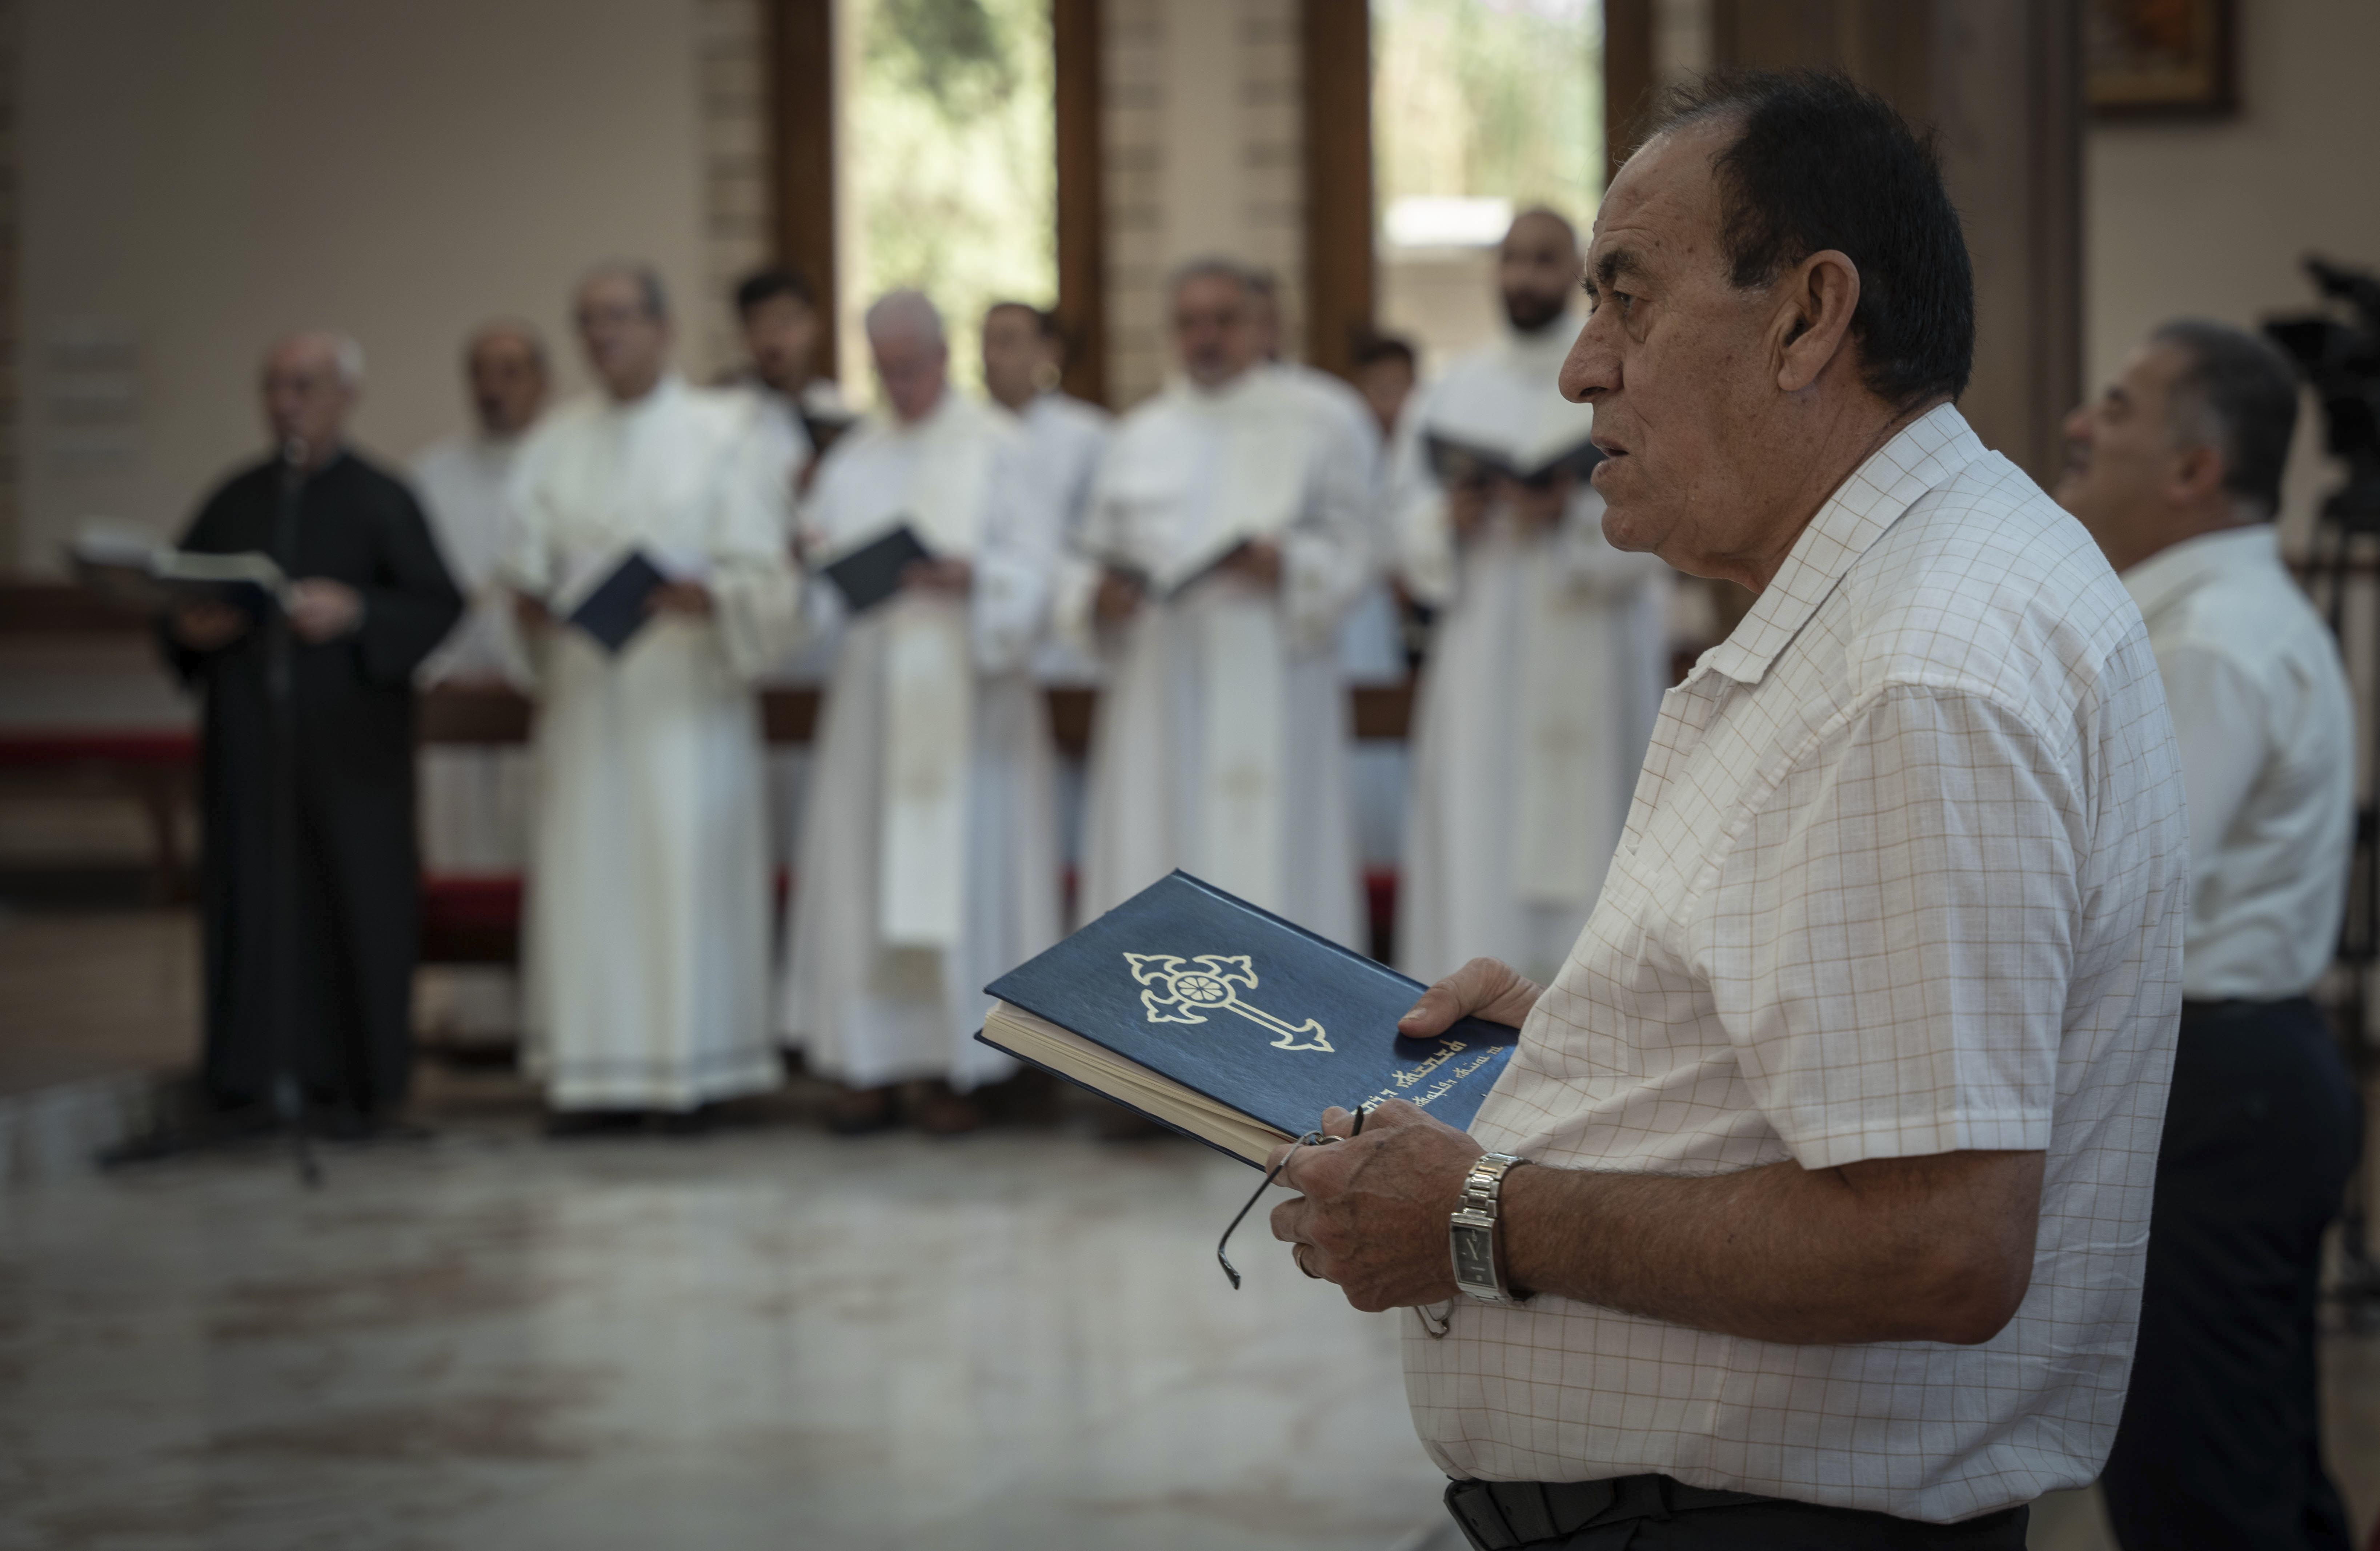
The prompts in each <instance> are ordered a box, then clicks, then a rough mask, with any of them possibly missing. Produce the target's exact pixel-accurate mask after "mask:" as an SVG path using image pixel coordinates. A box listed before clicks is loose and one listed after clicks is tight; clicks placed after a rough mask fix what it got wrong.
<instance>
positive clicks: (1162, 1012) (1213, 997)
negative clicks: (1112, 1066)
mask: <svg viewBox="0 0 2380 1551" xmlns="http://www.w3.org/2000/svg"><path fill="white" fill-rule="evenodd" d="M1123 958H1124V963H1127V964H1129V965H1130V966H1131V967H1132V977H1133V978H1134V979H1135V980H1136V981H1138V982H1139V983H1140V986H1141V993H1140V1004H1141V1006H1142V1007H1143V1008H1145V1009H1147V1012H1148V1021H1149V1022H1150V1023H1152V1024H1203V1023H1205V1022H1206V1021H1207V1014H1208V1013H1209V1012H1236V1013H1238V1014H1239V1015H1240V1016H1241V1017H1243V1018H1245V1019H1246V1020H1247V1021H1248V1022H1250V1023H1252V1024H1256V1025H1257V1027H1258V1028H1261V1029H1263V1030H1265V1031H1266V1032H1268V1033H1269V1034H1271V1035H1273V1036H1275V1038H1274V1039H1273V1042H1272V1045H1273V1048H1274V1049H1276V1050H1320V1051H1323V1052H1325V1053H1326V1054H1329V1053H1333V1052H1332V1051H1331V1046H1330V1035H1329V1034H1327V1033H1326V1032H1325V1031H1324V1029H1323V1027H1322V1025H1321V1024H1318V1023H1317V1022H1315V1020H1313V1019H1312V1018H1308V1019H1306V1020H1305V1022H1304V1023H1302V1024H1293V1023H1290V1022H1289V1021H1288V1020H1287V1019H1284V1018H1279V1017H1275V1016H1274V1015H1273V1014H1272V1013H1270V1012H1266V1011H1265V1010H1264V1009H1263V1008H1261V1007H1257V1006H1254V1005H1252V1004H1251V1003H1248V1002H1245V1001H1242V1000H1240V992H1241V991H1242V990H1250V991H1253V990H1255V989H1256V988H1257V970H1256V964H1255V962H1254V961H1253V960H1251V959H1250V958H1249V956H1248V955H1247V954H1245V953H1238V954H1224V953H1199V954H1196V955H1194V956H1191V957H1188V958H1184V957H1183V956H1182V955H1179V954H1174V953H1126V954H1125V955H1124V956H1123Z"/></svg>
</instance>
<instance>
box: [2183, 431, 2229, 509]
mask: <svg viewBox="0 0 2380 1551" xmlns="http://www.w3.org/2000/svg"><path fill="white" fill-rule="evenodd" d="M2223 474H2224V468H2223V454H2222V453H2221V452H2219V451H2218V450H2216V448H2213V447H2209V446H2207V445H2206V444H2204V442H2201V443H2200V444H2199V445H2197V446H2195V447H2184V448H2183V449H2181V451H2180V454H2178V455H2177V456H2176V457H2175V458H2174V460H2173V483H2174V491H2175V493H2176V494H2178V495H2180V497H2181V498H2182V499H2183V500H2184V501H2185V502H2188V503H2191V504H2192V505H2195V504H2196V503H2199V502H2202V501H2206V500H2210V499H2221V498H2222V492H2223Z"/></svg>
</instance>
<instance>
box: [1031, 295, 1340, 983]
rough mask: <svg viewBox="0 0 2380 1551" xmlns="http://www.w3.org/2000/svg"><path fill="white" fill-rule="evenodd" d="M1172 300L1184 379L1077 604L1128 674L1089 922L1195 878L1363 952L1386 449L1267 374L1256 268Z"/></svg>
mask: <svg viewBox="0 0 2380 1551" xmlns="http://www.w3.org/2000/svg"><path fill="white" fill-rule="evenodd" d="M1172 312H1173V327H1174V337H1175V343H1176V345H1177V348H1178V350H1179V352H1180V356H1181V361H1182V367H1183V372H1184V380H1183V381H1180V382H1176V383H1175V384H1173V385H1172V386H1171V387H1170V388H1168V389H1167V391H1166V392H1165V393H1163V394H1160V395H1159V396H1158V397H1157V398H1154V399H1152V400H1150V401H1149V402H1147V403H1146V404H1144V405H1142V406H1139V407H1138V408H1137V409H1135V410H1134V411H1133V412H1132V413H1131V414H1129V415H1127V416H1126V417H1125V418H1124V419H1123V424H1122V425H1121V426H1120V427H1119V428H1118V429H1117V431H1116V435H1115V439H1114V441H1113V442H1111V444H1110V446H1109V449H1108V454H1107V457H1106V459H1105V461H1104V462H1103V463H1102V464H1101V466H1100V470H1099V478H1098V480H1097V481H1096V483H1095V484H1094V486H1093V490H1092V495H1091V502H1090V507H1089V510H1088V511H1087V513H1086V515H1085V518H1084V523H1083V530H1082V533H1081V535H1080V538H1079V539H1078V544H1079V548H1080V550H1081V551H1082V555H1083V559H1082V561H1081V563H1078V564H1076V565H1075V566H1074V567H1072V568H1071V569H1070V573H1069V576H1068V580H1067V583H1066V586H1065V587H1064V588H1063V591H1062V600H1061V622H1062V626H1063V627H1065V628H1068V629H1070V630H1072V631H1074V632H1075V633H1077V634H1078V635H1079V636H1084V637H1087V638H1089V639H1091V640H1094V641H1095V642H1096V644H1097V649H1098V650H1099V654H1100V656H1101V657H1102V658H1103V659H1104V660H1106V662H1107V664H1108V669H1109V673H1108V681H1107V688H1106V690H1105V691H1104V692H1103V694H1102V695H1101V697H1100V700H1099V718H1098V725H1097V727H1096V729H1095V731H1094V734H1093V742H1092V748H1091V768H1090V773H1089V793H1088V799H1087V805H1086V807H1087V811H1086V815H1085V825H1084V842H1083V848H1084V854H1083V866H1082V874H1081V877H1082V884H1081V891H1080V896H1079V899H1078V901H1077V912H1076V913H1077V915H1078V917H1079V918H1081V919H1085V920H1087V919H1089V918H1090V917H1092V916H1094V915H1099V913H1101V912H1103V911H1106V910H1109V909H1111V908H1113V907H1114V906H1115V905H1117V904H1120V903H1123V901H1124V900H1126V899H1128V898H1130V897H1131V896H1132V895H1133V894H1135V893H1137V892H1138V891H1140V890H1142V889H1145V888H1147V886H1148V885H1149V884H1151V883H1154V882H1156V881H1157V880H1158V879H1159V878H1162V877H1163V876H1165V874H1166V873H1167V872H1169V871H1171V870H1172V869H1173V868H1175V867H1181V868H1184V869H1185V870H1187V871H1189V872H1191V873H1194V874H1196V875H1197V876H1198V877H1200V878H1205V879H1206V880H1207V881H1208V882H1210V883H1213V884H1215V885H1217V886H1218V887H1220V888H1222V889H1226V890H1228V891H1231V892H1233V893H1234V894H1237V895H1239V896H1240V897H1242V898H1243V899H1246V900H1249V901H1251V902H1253V903H1256V904H1258V905H1260V906H1263V907H1264V908H1266V909H1268V910H1271V911H1274V912H1276V913H1277V914H1280V915H1285V916H1287V917H1288V918H1289V919H1291V920H1293V921H1295V922H1297V923H1298V924H1299V925H1300V926H1303V927H1306V928H1308V929H1309V930H1312V931H1315V932H1318V933H1320V934H1321V935H1323V936H1325V937H1328V938H1330V939H1334V940H1336V941H1339V942H1343V943H1347V944H1349V945H1350V946H1356V945H1360V944H1361V942H1362V940H1363V939H1362V936H1361V920H1362V912H1361V909H1360V903H1359V902H1360V896H1361V879H1360V878H1359V876H1358V871H1357V861H1356V852H1355V843H1354V821H1353V818H1352V815H1351V812H1350V809H1349V802H1348V784H1347V765H1346V755H1347V730H1348V712H1347V702H1346V690H1345V682H1344V679H1343V677H1342V673H1341V671H1340V664H1339V658H1338V652H1337V632H1338V629H1339V624H1340V621H1341V619H1342V616H1343V615H1344V614H1345V612H1346V610H1347V608H1348V606H1349V604H1350V603H1351V602H1352V601H1353V600H1354V598H1355V596H1356V594H1357V593H1358V591H1360V590H1361V588H1363V587H1364V585H1365V583H1366V580H1367V579H1368V577H1369V576H1370V574H1371V566H1372V553H1371V546H1370V544H1369V541H1368V539H1367V536H1366V531H1365V518H1364V511H1363V500H1364V492H1365V490H1366V468H1365V456H1366V454H1365V450H1364V448H1363V446H1362V444H1361V442H1359V441H1358V440H1357V438H1356V437H1355V436H1354V434H1353V431H1352V430H1351V429H1350V428H1349V427H1348V426H1347V425H1346V423H1345V421H1344V420H1343V418H1342V417H1338V416H1335V415H1331V414H1329V413H1326V412H1324V411H1323V410H1322V409H1321V408H1320V407H1318V405H1317V403H1316V401H1315V399H1314V398H1313V396H1312V395H1310V394H1304V393H1301V392H1299V391H1297V390H1296V389H1294V388H1293V387H1291V386H1290V385H1289V384H1288V383H1286V382H1283V380H1282V378H1281V374H1279V373H1276V372H1273V371H1270V370H1263V360H1262V349H1261V336H1260V334H1259V333H1258V330H1257V319H1256V316H1255V308H1254V304H1253V298H1252V297H1251V295H1250V291H1249V287H1248V284H1247V280H1246V277H1245V273H1243V272H1242V271H1241V270H1240V269H1239V268H1238V267H1237V266H1234V265H1232V264H1228V263H1224V262H1220V261H1217V262H1206V263H1200V264H1195V265H1192V266H1189V267H1187V268H1185V269H1184V271H1183V272H1181V273H1179V274H1177V275H1176V276H1175V277H1174V281H1173V285H1172Z"/></svg>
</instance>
